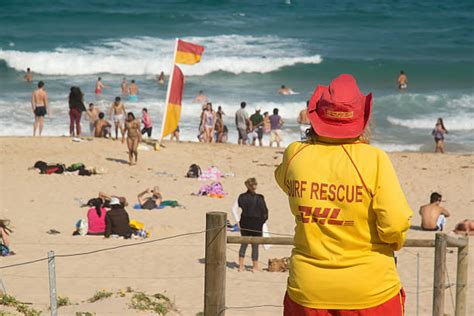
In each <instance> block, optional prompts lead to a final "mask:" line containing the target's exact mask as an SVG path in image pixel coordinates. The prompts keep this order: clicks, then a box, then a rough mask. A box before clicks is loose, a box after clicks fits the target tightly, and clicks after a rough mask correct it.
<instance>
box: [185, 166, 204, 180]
mask: <svg viewBox="0 0 474 316" xmlns="http://www.w3.org/2000/svg"><path fill="white" fill-rule="evenodd" d="M201 174H202V170H201V167H199V166H198V165H196V164H195V163H193V164H192V165H191V166H189V170H188V173H186V177H188V178H199V176H200V175H201Z"/></svg>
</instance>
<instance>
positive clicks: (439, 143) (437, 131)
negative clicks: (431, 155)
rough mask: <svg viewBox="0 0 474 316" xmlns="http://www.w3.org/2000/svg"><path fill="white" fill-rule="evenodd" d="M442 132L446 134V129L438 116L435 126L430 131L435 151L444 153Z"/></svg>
mask: <svg viewBox="0 0 474 316" xmlns="http://www.w3.org/2000/svg"><path fill="white" fill-rule="evenodd" d="M444 134H448V130H447V129H446V128H445V127H444V123H443V119H442V118H441V117H440V118H439V119H438V121H436V126H435V128H434V130H433V131H432V132H431V135H433V136H434V140H435V143H436V148H435V153H442V154H444Z"/></svg>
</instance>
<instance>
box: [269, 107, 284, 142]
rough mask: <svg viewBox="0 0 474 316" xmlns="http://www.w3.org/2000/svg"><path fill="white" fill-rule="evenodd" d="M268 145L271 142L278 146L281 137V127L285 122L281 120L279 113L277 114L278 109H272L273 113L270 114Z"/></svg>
mask: <svg viewBox="0 0 474 316" xmlns="http://www.w3.org/2000/svg"><path fill="white" fill-rule="evenodd" d="M269 119H270V128H271V130H270V147H272V145H273V143H276V144H277V148H280V143H281V141H282V138H281V128H282V126H283V124H284V123H285V122H283V120H282V118H281V116H280V115H278V109H277V108H275V109H273V115H270V117H269Z"/></svg>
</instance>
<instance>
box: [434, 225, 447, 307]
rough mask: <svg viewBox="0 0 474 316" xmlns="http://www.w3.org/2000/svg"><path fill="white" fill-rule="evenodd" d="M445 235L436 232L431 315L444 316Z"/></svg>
mask: <svg viewBox="0 0 474 316" xmlns="http://www.w3.org/2000/svg"><path fill="white" fill-rule="evenodd" d="M446 246H447V241H446V235H445V234H443V233H437V234H436V239H435V262H434V280H433V316H444V290H445V288H446V285H445V279H446Z"/></svg>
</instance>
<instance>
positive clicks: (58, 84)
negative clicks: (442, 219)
mask: <svg viewBox="0 0 474 316" xmlns="http://www.w3.org/2000/svg"><path fill="white" fill-rule="evenodd" d="M473 12H474V2H473V1H469V0H460V1H451V0H447V1H434V0H431V1H430V0H426V1H408V0H406V1H404V0H399V1H395V0H391V1H388V0H385V1H384V0H380V1H355V0H354V1H348V0H346V1H344V0H332V1H329V0H317V1H316V0H314V1H296V0H291V1H290V0H286V1H285V0H283V1H258V0H253V1H245V0H240V1H149V0H148V1H147V0H135V1H124V0H101V1H92V0H82V1H72V0H60V1H44V0H0V135H31V134H32V122H33V116H32V113H31V105H30V98H31V92H32V90H33V89H34V87H35V84H36V83H37V81H38V80H43V81H44V82H45V83H46V89H47V91H48V93H49V96H50V101H51V109H52V115H51V117H50V118H47V119H46V121H45V130H44V134H45V135H66V134H68V131H69V129H68V124H69V118H68V115H67V113H68V105H67V95H68V91H69V88H70V86H72V85H79V86H80V87H81V88H82V90H83V92H84V93H85V99H86V101H87V102H88V103H89V102H95V103H97V104H98V105H99V106H100V107H101V109H102V110H104V111H105V110H106V109H107V107H108V106H109V105H110V103H111V101H112V100H113V98H114V97H115V96H116V95H119V94H120V82H121V80H122V78H123V77H127V79H129V80H131V79H135V80H136V81H137V83H138V84H139V86H140V90H141V91H140V99H139V102H137V103H127V102H126V103H125V104H126V107H127V108H128V109H130V110H132V111H134V112H135V113H136V114H139V112H140V109H141V108H142V107H147V108H148V109H149V112H150V113H151V115H152V118H153V122H154V126H155V131H154V132H155V135H154V136H155V137H158V131H159V127H160V125H161V117H162V113H163V106H164V102H165V94H166V89H165V88H163V87H160V86H158V85H157V84H156V82H155V80H154V79H155V76H156V75H157V74H159V73H160V72H161V71H164V72H165V73H166V74H168V73H169V70H170V69H171V60H172V54H173V48H174V43H175V39H176V38H182V39H184V40H187V41H191V42H194V43H197V44H200V45H203V46H205V52H204V54H203V57H202V61H201V63H199V64H197V65H194V66H183V67H182V69H183V72H184V74H185V76H186V88H185V94H184V101H183V111H182V112H183V115H182V120H181V124H180V125H181V131H182V138H183V139H184V140H193V141H194V140H197V138H196V135H197V130H198V125H199V122H198V117H199V113H200V106H199V105H196V104H193V103H192V100H193V98H194V96H195V95H196V94H197V93H198V91H199V90H204V91H205V93H206V94H207V95H208V96H209V98H210V99H211V101H212V102H213V104H214V106H215V107H217V106H219V105H220V106H222V107H223V110H224V112H225V113H226V117H225V121H226V123H227V125H228V127H229V130H230V141H231V142H236V133H235V128H234V124H233V121H234V119H233V114H234V112H235V111H236V110H237V109H238V106H239V104H240V102H241V101H246V102H247V104H248V111H249V112H250V113H251V112H253V110H254V109H255V107H257V106H260V107H262V108H263V110H264V111H272V109H273V108H275V107H277V108H279V109H280V112H281V114H282V116H283V118H284V119H285V121H286V122H287V124H286V125H285V128H284V140H285V144H288V143H289V142H291V141H293V140H297V139H298V137H299V136H298V129H297V125H296V116H297V114H298V112H299V111H300V110H301V109H302V108H304V106H305V102H306V100H307V99H308V98H309V97H310V96H311V93H312V91H313V89H314V88H315V86H316V85H317V84H318V83H321V84H328V83H329V82H330V81H331V79H333V78H334V77H336V76H337V75H338V74H341V73H350V74H353V75H354V76H355V77H356V79H357V81H358V84H359V86H360V88H361V90H362V92H363V93H365V94H367V93H369V92H373V93H374V106H373V111H374V115H373V120H374V125H375V128H374V131H373V141H374V143H375V144H376V145H378V146H380V147H382V148H384V149H386V150H390V151H394V150H398V151H400V150H415V151H419V150H421V151H431V150H433V148H434V142H433V139H432V136H431V130H432V129H433V127H434V124H435V122H436V119H437V118H438V117H442V118H443V119H444V121H445V125H446V128H447V129H448V131H449V134H448V135H447V138H446V147H447V150H448V151H472V150H474V36H473V34H474V23H473V22H474V21H473ZM27 67H30V68H31V69H32V70H33V72H34V82H33V83H30V84H29V83H25V82H24V81H23V80H22V77H23V75H24V70H25V69H26V68H27ZM400 70H404V71H405V72H406V73H407V75H408V79H409V85H408V89H407V91H406V92H403V93H400V92H399V91H398V89H397V83H396V80H397V76H398V73H399V71H400ZM99 75H100V76H101V77H102V78H103V81H104V83H105V84H107V85H108V86H109V88H108V89H106V90H105V93H104V96H103V98H102V99H101V100H96V98H95V95H94V93H93V90H94V83H95V80H96V78H97V77H98V76H99ZM282 84H285V85H287V86H289V87H291V88H292V89H293V90H295V91H297V92H298V93H299V94H296V95H292V96H280V95H278V94H277V93H276V91H277V89H278V87H279V86H280V85H282ZM84 123H86V122H84Z"/></svg>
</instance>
